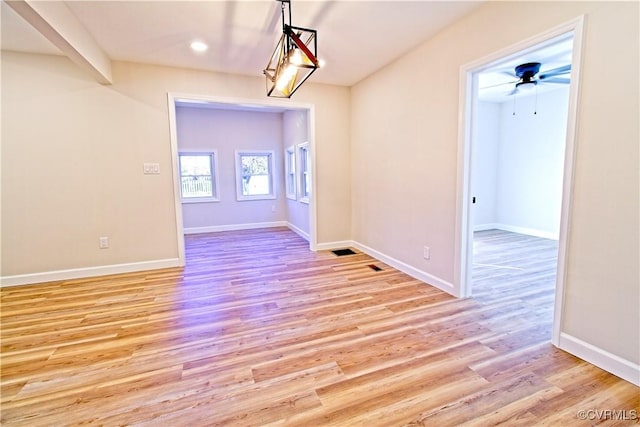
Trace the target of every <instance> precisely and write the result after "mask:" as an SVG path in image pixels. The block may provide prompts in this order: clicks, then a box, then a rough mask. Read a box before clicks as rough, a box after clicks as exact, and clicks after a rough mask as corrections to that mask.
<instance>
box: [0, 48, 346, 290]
mask: <svg viewBox="0 0 640 427" xmlns="http://www.w3.org/2000/svg"><path fill="white" fill-rule="evenodd" d="M112 65H113V82H114V83H113V85H107V86H103V85H100V84H99V83H96V82H95V81H93V80H92V79H91V78H90V77H89V76H87V75H85V74H84V72H83V71H82V70H80V69H78V67H77V66H76V65H75V64H73V63H72V62H71V61H69V60H68V59H66V58H64V57H58V56H50V55H34V54H25V53H15V52H7V51H2V64H1V66H2V93H1V102H2V130H1V132H2V135H1V136H2V147H1V150H2V156H1V157H2V158H1V162H2V168H1V173H2V183H1V185H2V194H1V198H2V260H1V261H2V262H1V266H2V271H1V275H2V277H3V278H6V277H16V276H20V277H24V278H25V280H26V281H28V280H33V281H39V280H37V279H38V278H39V277H42V276H37V277H36V276H34V275H37V274H38V273H47V272H53V271H58V272H59V271H63V272H67V271H71V270H72V271H76V272H82V271H84V270H83V269H95V268H99V267H109V266H113V265H123V264H126V265H129V264H135V263H139V262H147V261H155V260H164V259H177V258H178V255H179V254H178V240H177V228H176V215H175V203H176V200H175V199H174V186H173V177H172V166H171V165H172V156H171V147H170V133H169V119H168V117H169V111H168V102H167V93H179V94H195V95H203V96H211V97H235V98H242V99H257V100H264V99H265V93H264V80H263V78H261V77H247V76H238V75H229V74H221V73H214V72H207V71H197V70H187V69H180V68H171V67H162V66H152V65H143V64H133V63H127V62H117V61H115V62H113V64H112ZM296 102H301V103H307V104H310V105H313V111H314V118H315V120H314V123H315V124H314V129H313V136H314V141H315V148H316V151H315V156H316V163H317V165H318V169H319V171H318V175H319V176H318V180H317V184H316V193H317V194H316V195H315V197H316V199H315V202H316V204H317V209H316V210H317V224H318V225H317V240H318V242H319V243H322V242H332V241H339V240H347V239H349V238H350V230H351V224H350V221H349V220H350V214H351V204H350V190H349V189H348V188H347V187H348V186H344V185H342V183H344V182H345V181H348V180H349V163H350V158H349V127H348V126H349V119H348V115H349V89H348V88H345V87H338V86H331V85H323V84H316V83H313V82H307V83H306V84H305V85H304V86H303V87H302V88H300V89H299V90H298V91H297V92H296ZM336 159H338V160H337V161H336ZM145 162H154V163H159V164H160V174H159V175H144V174H143V163H145ZM101 236H108V237H109V238H110V247H109V248H108V249H99V245H98V238H99V237H101ZM3 283H5V282H4V280H3Z"/></svg>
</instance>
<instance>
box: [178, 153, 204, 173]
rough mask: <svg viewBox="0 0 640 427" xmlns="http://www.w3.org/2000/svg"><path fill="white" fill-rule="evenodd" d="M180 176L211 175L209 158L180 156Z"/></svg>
mask: <svg viewBox="0 0 640 427" xmlns="http://www.w3.org/2000/svg"><path fill="white" fill-rule="evenodd" d="M180 174H181V175H211V157H210V156H208V155H206V156H180Z"/></svg>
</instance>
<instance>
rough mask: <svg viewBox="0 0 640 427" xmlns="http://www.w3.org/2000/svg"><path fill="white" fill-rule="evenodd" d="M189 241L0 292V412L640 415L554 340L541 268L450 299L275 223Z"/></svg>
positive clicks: (121, 418) (449, 417) (536, 419)
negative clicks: (165, 257)
mask: <svg viewBox="0 0 640 427" xmlns="http://www.w3.org/2000/svg"><path fill="white" fill-rule="evenodd" d="M485 243H486V242H485ZM186 247H187V260H188V263H187V266H186V267H185V268H184V270H182V269H167V270H160V271H151V272H145V273H137V274H125V275H117V276H109V277H100V278H92V279H86V280H70V281H64V282H55V283H43V284H38V285H30V286H19V287H11V288H4V289H2V291H1V294H2V314H1V320H2V331H1V332H2V335H1V336H2V373H1V380H2V406H1V409H2V415H1V420H2V425H4V426H61V425H84V424H93V425H105V426H116V425H154V426H186V425H188V426H236V425H237V426H254V425H255V426H258V425H259V426H266V425H269V426H285V425H286V426H357V425H362V426H417V425H429V426H454V425H463V424H465V425H479V426H487V425H495V424H499V423H504V424H505V425H524V426H531V425H534V424H546V425H561V426H569V425H571V426H573V425H592V424H595V423H600V422H601V420H584V421H583V420H580V419H579V418H578V412H579V411H581V410H583V411H590V410H591V411H594V410H614V411H623V410H624V411H626V412H625V413H623V414H622V413H617V414H619V415H618V418H619V417H620V414H622V415H623V416H626V417H627V418H632V415H633V414H634V413H633V412H632V411H634V410H635V411H637V413H638V414H640V389H639V388H638V387H635V386H633V385H632V384H630V383H628V382H625V381H623V380H620V379H618V378H616V377H615V376H613V375H610V374H608V373H606V372H604V371H602V370H601V369H599V368H596V367H595V366H593V365H590V364H588V363H586V362H583V361H581V360H579V359H577V358H575V357H573V356H571V355H569V354H567V353H564V352H563V351H560V350H558V349H556V348H555V347H553V346H552V345H551V344H550V343H549V337H550V313H549V310H550V308H549V307H548V304H547V303H548V301H549V297H550V291H549V289H551V301H553V296H552V289H553V286H551V287H550V288H549V286H548V283H547V282H548V280H549V278H548V275H547V274H541V275H540V277H539V278H533V277H530V278H529V279H533V280H530V281H529V282H531V283H534V282H537V283H543V284H545V285H544V286H542V288H540V289H534V288H535V286H533V285H531V284H527V285H526V286H521V287H520V288H517V287H514V286H512V285H513V284H514V283H513V282H517V280H513V279H512V278H505V280H504V281H503V280H502V279H501V278H500V277H501V276H498V275H496V274H494V273H491V274H488V275H487V274H485V272H483V271H478V272H477V276H476V279H477V283H476V287H475V288H474V295H475V296H474V298H472V299H455V298H453V297H451V296H449V295H447V294H445V293H444V292H442V291H440V290H438V289H436V288H433V287H431V286H428V285H426V284H424V283H421V282H419V281H417V280H415V279H412V278H411V277H409V276H407V275H405V274H403V273H400V272H398V271H396V270H394V269H392V268H390V267H389V266H387V265H384V264H383V263H381V262H377V261H376V260H374V259H372V258H370V257H369V256H367V255H364V254H360V253H358V254H356V255H350V256H344V257H336V256H335V255H333V254H332V253H331V252H327V251H323V252H318V253H312V252H310V251H309V250H308V249H307V243H306V242H305V241H304V240H302V239H301V238H300V237H298V236H297V235H296V234H294V233H292V232H291V231H289V230H287V229H268V230H251V231H237V232H224V233H215V234H204V235H192V236H187V239H186ZM485 252H487V251H485ZM489 252H490V251H489ZM523 255H524V256H525V258H526V253H524V254H523ZM479 260H482V258H479V257H478V258H477V259H476V261H477V262H479V263H480V261H479ZM482 263H484V264H498V262H497V261H496V260H495V259H494V260H489V261H487V260H485V261H483V262H482ZM369 265H376V266H379V267H381V268H382V270H381V271H377V272H376V271H374V270H373V269H371V268H370V267H369ZM511 266H514V265H513V264H511ZM515 267H518V266H517V265H516V266H515ZM502 270H505V271H502V273H510V274H511V273H513V272H515V271H517V270H509V269H502ZM485 271H486V270H485ZM483 274H485V276H491V277H493V279H491V281H492V282H494V283H493V285H492V286H488V287H483V286H482V283H481V282H482V275H483ZM485 278H486V277H485ZM496 279H498V280H496ZM506 282H512V283H511V284H510V285H509V286H508V289H506V288H505V287H504V286H503V287H502V288H500V286H502V285H504V284H505V283H506ZM529 282H528V283H529ZM496 283H497V285H496ZM505 286H506V285H505ZM514 288H515V289H514ZM518 295H520V296H518ZM589 414H590V417H592V418H593V416H594V415H595V413H594V412H590V413H589ZM609 418H610V419H608V420H604V421H603V422H602V424H601V425H617V426H618V425H632V424H634V423H635V421H633V420H613V419H611V418H615V417H611V416H609Z"/></svg>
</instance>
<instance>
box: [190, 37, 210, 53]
mask: <svg viewBox="0 0 640 427" xmlns="http://www.w3.org/2000/svg"><path fill="white" fill-rule="evenodd" d="M191 49H193V50H194V51H196V52H204V51H206V50H207V49H209V46H207V44H206V43H205V42H201V41H200V40H196V41H193V42H191Z"/></svg>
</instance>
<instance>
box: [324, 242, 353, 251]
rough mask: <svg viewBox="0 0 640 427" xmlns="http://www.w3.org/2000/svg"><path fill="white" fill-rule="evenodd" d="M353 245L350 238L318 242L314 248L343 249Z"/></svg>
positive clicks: (326, 249) (325, 249)
mask: <svg viewBox="0 0 640 427" xmlns="http://www.w3.org/2000/svg"><path fill="white" fill-rule="evenodd" d="M349 247H353V241H351V240H340V241H337V242H326V243H318V244H317V245H316V250H318V251H331V250H334V249H343V248H349Z"/></svg>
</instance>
